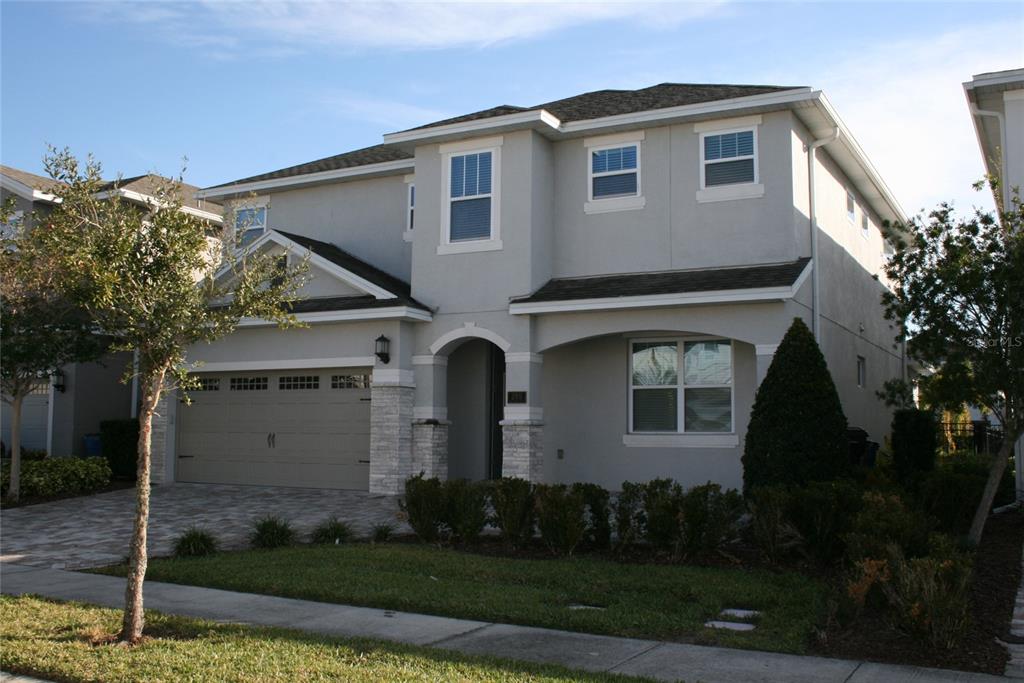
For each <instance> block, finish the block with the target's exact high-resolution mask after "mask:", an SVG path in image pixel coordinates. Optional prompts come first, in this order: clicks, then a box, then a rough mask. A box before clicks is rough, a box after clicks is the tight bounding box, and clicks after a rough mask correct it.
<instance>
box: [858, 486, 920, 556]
mask: <svg viewBox="0 0 1024 683" xmlns="http://www.w3.org/2000/svg"><path fill="white" fill-rule="evenodd" d="M931 531H932V523H931V520H930V519H929V518H928V516H927V515H926V514H925V513H924V512H922V511H920V510H917V509H910V508H908V507H907V506H906V505H904V503H903V500H902V499H901V498H900V497H899V496H897V495H892V494H889V495H887V494H884V493H876V492H871V491H869V492H867V493H865V494H864V498H863V505H862V507H861V509H860V512H859V513H857V516H856V518H854V520H853V526H852V529H851V532H850V533H849V534H847V535H846V554H847V557H848V558H849V559H850V560H851V561H853V562H858V561H860V560H863V559H866V558H870V559H875V560H879V559H885V558H886V557H888V555H889V551H888V546H889V545H896V546H897V547H898V548H899V549H900V552H901V553H902V554H903V555H904V556H905V557H907V558H915V557H923V556H925V555H927V554H928V540H929V535H930V534H931Z"/></svg>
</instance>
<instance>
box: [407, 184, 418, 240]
mask: <svg viewBox="0 0 1024 683" xmlns="http://www.w3.org/2000/svg"><path fill="white" fill-rule="evenodd" d="M415 219H416V185H415V184H414V183H409V206H408V213H407V214H406V223H405V229H406V230H412V229H413V226H414V225H415V223H416V221H415Z"/></svg>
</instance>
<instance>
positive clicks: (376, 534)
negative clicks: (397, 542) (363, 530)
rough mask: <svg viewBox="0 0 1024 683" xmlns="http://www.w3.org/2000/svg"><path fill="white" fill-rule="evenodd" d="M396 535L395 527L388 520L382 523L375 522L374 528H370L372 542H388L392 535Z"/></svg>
mask: <svg viewBox="0 0 1024 683" xmlns="http://www.w3.org/2000/svg"><path fill="white" fill-rule="evenodd" d="M394 535H395V527H394V526H392V525H391V524H388V523H387V522H384V523H382V524H374V525H373V529H371V530H370V542H371V543H374V544H376V543H387V542H388V541H390V540H391V537H392V536H394Z"/></svg>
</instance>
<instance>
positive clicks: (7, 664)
mask: <svg viewBox="0 0 1024 683" xmlns="http://www.w3.org/2000/svg"><path fill="white" fill-rule="evenodd" d="M120 618H121V613H120V612H119V611H116V610H111V609H101V608H97V607H87V606H84V605H79V604H75V603H58V602H52V601H48V600H42V599H39V598H32V597H21V598H12V597H7V596H3V597H0V644H2V647H0V669H3V670H4V671H9V672H12V673H19V674H27V675H31V676H40V677H43V678H47V679H50V680H54V681H63V682H68V683H78V682H80V681H81V682H85V681H90V682H92V681H104V683H121V682H124V683H127V682H129V681H139V682H141V681H145V682H146V683H158V682H162V681H167V682H168V683H181V682H184V681H196V682H199V681H202V682H204V683H205V682H218V683H219V682H222V681H239V682H240V683H241V682H245V683H251V682H256V683H270V682H273V681H281V682H282V683H283V682H285V681H287V682H288V683H293V682H296V681H299V682H301V681H353V682H359V681H430V682H434V681H467V682H475V681H494V682H496V683H497V682H501V683H514V682H516V681H552V682H559V681H565V682H568V681H581V682H588V683H613V682H619V683H626V682H627V681H638V680H639V679H636V678H626V677H622V676H611V675H601V674H587V673H580V672H573V671H569V670H567V669H563V668H560V667H553V666H541V665H532V664H520V663H515V662H510V661H506V660H500V659H494V658H484V657H467V656H462V655H458V654H454V653H446V652H441V651H437V650H428V649H426V648H418V647H407V646H402V645H393V644H389V643H382V642H375V641H364V640H345V639H338V638H322V637H317V636H313V635H309V634H304V633H301V632H297V631H288V630H284V629H272V628H254V627H248V626H238V625H226V624H217V623H214V622H210V621H201V620H198V619H185V618H181V617H171V616H165V615H161V614H157V613H155V612H149V613H148V614H147V624H146V632H147V633H148V634H149V636H150V637H149V638H148V639H147V640H146V641H145V642H143V643H142V644H141V645H138V646H136V647H122V646H119V645H116V644H109V643H105V642H102V641H103V636H105V635H110V634H114V633H116V632H117V629H118V627H119V626H120ZM97 641H99V642H97Z"/></svg>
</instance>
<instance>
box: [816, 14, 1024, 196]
mask: <svg viewBox="0 0 1024 683" xmlns="http://www.w3.org/2000/svg"><path fill="white" fill-rule="evenodd" d="M1019 41H1020V27H1019V26H1015V25H1013V24H1012V23H1011V24H997V25H986V26H974V27H968V28H961V29H957V30H951V31H949V32H946V33H942V34H938V35H929V36H919V37H915V38H913V39H907V40H903V41H899V42H895V43H884V44H875V45H872V46H870V47H867V48H866V49H865V50H863V51H862V52H860V53H858V54H856V55H849V56H846V57H840V58H839V59H838V60H837V61H836V62H835V63H832V64H830V63H829V62H828V60H827V59H823V60H821V61H819V62H818V63H817V64H815V65H814V69H815V70H816V72H807V73H804V74H803V77H804V79H805V80H806V81H808V82H810V83H813V84H814V85H815V87H820V88H821V89H822V90H824V91H825V93H826V95H828V97H829V99H830V100H831V101H832V102H833V104H834V105H835V106H836V109H837V110H838V111H839V113H840V115H841V116H842V117H843V120H844V121H845V122H846V123H847V125H848V126H849V128H850V130H851V131H852V132H853V134H854V135H855V136H856V138H857V140H858V142H860V144H861V146H862V147H863V148H864V150H865V152H866V153H867V154H868V156H869V157H870V158H871V160H872V162H873V163H874V164H875V166H876V167H877V168H878V171H879V173H880V174H881V175H882V177H883V178H884V179H885V180H886V182H887V183H888V184H889V186H890V188H891V189H892V191H893V193H894V194H895V195H896V197H897V198H898V199H899V200H900V202H901V203H902V204H903V208H904V209H905V210H906V211H907V212H908V213H910V214H914V213H916V212H917V211H918V210H920V209H922V208H924V209H931V208H933V207H934V206H935V205H936V204H937V203H938V202H940V201H944V200H953V201H954V203H955V206H956V208H957V210H958V212H960V213H967V212H969V211H970V210H971V208H972V207H973V206H980V207H983V208H986V209H991V208H992V206H993V203H992V198H991V195H990V194H988V193H987V192H986V193H978V192H974V191H973V190H972V189H971V184H972V183H973V182H975V181H977V180H979V179H980V178H981V176H982V174H983V173H984V165H983V164H982V158H981V152H980V151H979V149H978V143H977V139H976V137H975V134H974V127H973V124H972V123H971V117H970V114H969V112H968V109H967V102H966V99H965V97H964V91H963V85H962V83H963V82H964V81H967V80H970V79H971V77H972V76H973V75H974V74H976V73H982V72H985V71H999V70H1002V69H1010V68H1017V67H1019V66H1020V63H1021V62H1022V61H1024V52H1022V49H1021V46H1020V45H1021V44H1020V42H1019Z"/></svg>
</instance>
